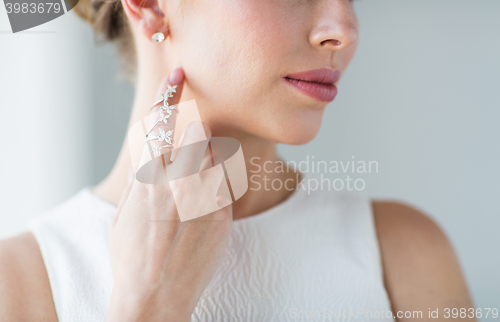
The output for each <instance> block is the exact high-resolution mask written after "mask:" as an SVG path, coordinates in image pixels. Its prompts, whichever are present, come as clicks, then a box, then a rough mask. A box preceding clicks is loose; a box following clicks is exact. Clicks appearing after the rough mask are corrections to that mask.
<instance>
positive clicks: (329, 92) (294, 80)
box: [283, 68, 341, 102]
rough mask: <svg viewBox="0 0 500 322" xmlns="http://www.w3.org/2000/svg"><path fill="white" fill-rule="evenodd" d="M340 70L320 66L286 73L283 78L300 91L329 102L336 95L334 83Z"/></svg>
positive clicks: (338, 76)
mask: <svg viewBox="0 0 500 322" xmlns="http://www.w3.org/2000/svg"><path fill="white" fill-rule="evenodd" d="M340 74H341V73H340V70H338V69H330V68H320V69H315V70H309V71H305V72H299V73H293V74H288V75H286V76H284V77H283V79H284V80H285V81H286V82H287V83H288V84H290V85H292V86H294V87H295V88H296V89H298V90H299V91H300V92H302V93H304V94H306V95H308V96H310V97H312V98H315V99H317V100H320V101H323V102H331V101H333V100H334V99H335V96H337V87H336V86H335V83H336V82H337V81H338V80H339V79H340Z"/></svg>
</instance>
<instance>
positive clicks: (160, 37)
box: [151, 32, 165, 43]
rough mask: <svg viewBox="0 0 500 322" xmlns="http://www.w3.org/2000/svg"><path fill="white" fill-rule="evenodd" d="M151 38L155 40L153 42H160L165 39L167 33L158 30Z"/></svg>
mask: <svg viewBox="0 0 500 322" xmlns="http://www.w3.org/2000/svg"><path fill="white" fill-rule="evenodd" d="M151 40H153V42H156V43H160V42H162V41H163V40H165V35H164V34H163V32H157V33H155V34H154V35H153V37H151Z"/></svg>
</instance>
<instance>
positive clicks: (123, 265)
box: [108, 68, 233, 322]
mask: <svg viewBox="0 0 500 322" xmlns="http://www.w3.org/2000/svg"><path fill="white" fill-rule="evenodd" d="M172 75H173V76H174V77H173V79H175V78H177V81H176V82H173V83H170V82H169V80H168V78H166V79H165V80H164V81H163V83H162V85H161V86H160V89H159V93H163V92H164V91H165V90H166V88H167V84H171V85H174V84H176V85H177V92H176V93H175V94H174V97H172V98H171V99H169V100H168V102H169V104H170V105H174V104H177V103H178V102H179V99H180V96H181V92H182V85H183V82H184V79H183V77H184V76H183V71H182V69H180V68H179V69H174V71H173V72H172ZM171 79H172V78H171ZM158 97H159V95H158ZM157 110H158V108H155V109H153V113H154V112H157ZM172 120H173V122H171V121H172ZM174 122H175V112H174V113H173V114H172V117H171V118H169V121H168V124H167V125H165V124H163V126H162V128H163V129H164V130H165V131H168V130H170V129H173V126H172V125H171V124H175V123H174ZM198 128H199V127H198ZM204 130H205V134H206V135H207V137H208V138H209V137H210V130H209V129H208V127H206V126H205V125H204ZM193 135H195V133H193V130H192V127H191V131H190V128H189V127H188V130H186V132H185V134H184V138H183V139H182V143H181V146H182V145H184V144H187V143H185V142H190V139H192V136H193ZM167 149H168V148H165V149H162V150H167ZM181 152H182V150H179V153H178V154H177V155H176V157H175V159H174V161H173V162H174V163H175V162H176V161H177V162H178V163H181V164H182V165H183V166H184V164H185V166H186V167H189V166H192V165H190V164H188V163H189V162H190V160H191V159H193V158H189V156H187V155H181ZM162 153H164V151H162ZM190 153H191V152H190ZM167 155H169V154H167ZM158 159H160V157H158ZM166 159H167V158H166V157H165V158H164V160H166ZM157 164H158V166H157V168H156V169H154V171H158V172H157V174H158V175H161V174H163V173H164V172H163V171H164V169H163V166H162V162H157ZM202 165H204V167H205V168H209V167H210V165H211V159H210V155H209V156H208V157H206V158H205V159H204V160H203V162H202ZM172 193H173V192H172V191H170V187H169V185H168V184H145V183H141V182H139V181H137V180H135V173H134V171H132V173H131V175H130V178H129V184H128V186H127V188H126V189H125V191H124V193H123V195H122V198H121V200H120V202H119V205H118V207H117V212H116V215H115V217H114V219H113V221H112V223H111V225H110V228H109V240H110V255H111V266H112V271H113V277H114V288H113V293H112V297H111V304H110V310H109V315H108V321H119V322H126V321H176V322H177V321H190V317H191V314H192V312H193V311H194V308H195V307H196V305H197V303H198V301H199V299H200V296H201V294H202V292H203V291H204V289H205V288H206V286H207V285H208V283H209V282H210V280H211V279H212V278H213V275H214V274H215V271H216V269H217V267H218V265H219V263H220V259H221V257H222V253H223V251H224V248H225V246H226V244H227V240H228V238H229V235H230V232H231V229H232V220H233V219H232V206H231V205H229V206H226V207H224V208H222V209H221V210H219V211H216V212H213V213H211V214H208V215H205V216H202V217H199V218H195V219H191V220H188V221H184V222H181V221H180V219H179V215H178V214H177V211H176V207H175V204H174V200H173V197H172ZM186 193H190V194H192V193H196V192H195V191H186ZM179 194H180V197H181V198H182V192H179V191H176V198H177V195H179ZM218 198H219V197H218ZM225 202H226V203H227V200H226V201H225Z"/></svg>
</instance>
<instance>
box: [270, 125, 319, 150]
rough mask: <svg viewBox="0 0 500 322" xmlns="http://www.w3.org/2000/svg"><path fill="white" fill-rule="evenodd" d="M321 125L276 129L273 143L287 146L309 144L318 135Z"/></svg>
mask: <svg viewBox="0 0 500 322" xmlns="http://www.w3.org/2000/svg"><path fill="white" fill-rule="evenodd" d="M320 126H321V123H319V124H315V125H311V126H301V127H286V128H277V130H278V131H280V133H276V137H275V140H273V141H275V142H277V143H282V144H288V145H303V144H307V143H309V142H311V141H312V140H313V139H314V138H315V137H316V135H318V132H319V129H320Z"/></svg>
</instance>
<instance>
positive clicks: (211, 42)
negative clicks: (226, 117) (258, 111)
mask: <svg viewBox="0 0 500 322" xmlns="http://www.w3.org/2000/svg"><path fill="white" fill-rule="evenodd" d="M258 2H259V1H248V0H246V1H242V0H225V1H222V0H221V1H214V0H211V2H210V5H209V6H207V7H206V8H203V9H201V8H200V9H198V10H199V11H200V14H196V15H193V16H191V17H189V18H187V19H186V21H185V22H184V25H185V26H189V28H185V31H184V32H183V34H182V35H180V36H179V38H180V39H182V56H181V57H180V58H181V60H182V62H183V65H184V66H186V67H185V69H186V75H187V76H188V77H189V76H191V79H190V83H191V85H192V87H193V90H195V91H196V92H197V94H198V95H200V96H202V97H203V98H204V99H207V100H210V101H212V102H219V103H222V102H224V103H225V104H232V105H233V106H234V105H235V104H237V105H241V104H256V103H257V102H258V100H259V99H260V98H261V99H264V98H263V96H264V95H265V94H266V91H271V90H272V85H273V84H272V83H273V82H277V81H278V80H280V72H281V70H280V65H279V61H280V55H282V54H283V52H284V50H286V46H287V44H290V42H289V40H288V39H287V36H286V34H290V31H286V29H285V27H286V26H287V25H288V27H289V24H286V23H284V22H282V21H280V20H279V19H278V18H277V16H278V15H276V14H274V15H273V12H272V10H271V9H272V8H269V7H270V5H263V3H258ZM205 10H206V11H208V14H207V12H206V11H205ZM281 19H283V18H281ZM285 32H286V33H285ZM288 46H289V45H288ZM189 69H190V70H189Z"/></svg>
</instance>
